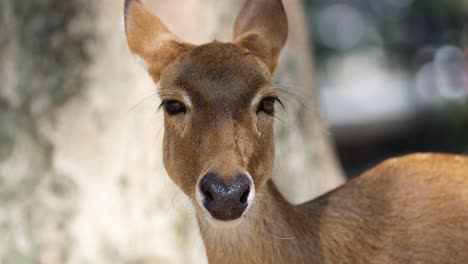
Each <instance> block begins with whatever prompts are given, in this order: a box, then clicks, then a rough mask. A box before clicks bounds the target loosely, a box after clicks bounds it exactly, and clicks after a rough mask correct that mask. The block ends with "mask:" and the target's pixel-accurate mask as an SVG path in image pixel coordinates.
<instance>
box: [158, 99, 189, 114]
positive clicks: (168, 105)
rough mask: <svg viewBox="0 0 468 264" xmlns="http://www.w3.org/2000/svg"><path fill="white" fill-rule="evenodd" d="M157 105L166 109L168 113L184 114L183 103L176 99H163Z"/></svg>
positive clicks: (185, 110)
mask: <svg viewBox="0 0 468 264" xmlns="http://www.w3.org/2000/svg"><path fill="white" fill-rule="evenodd" d="M159 107H164V111H166V113H167V114H168V115H178V114H180V113H184V114H185V113H186V112H187V109H186V108H185V105H184V104H183V103H182V102H179V101H177V100H163V101H162V103H161V105H160V106H159Z"/></svg>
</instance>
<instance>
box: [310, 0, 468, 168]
mask: <svg viewBox="0 0 468 264" xmlns="http://www.w3.org/2000/svg"><path fill="white" fill-rule="evenodd" d="M305 5H306V10H307V11H306V13H307V17H308V22H309V26H310V29H311V30H312V32H313V34H312V37H311V40H312V41H311V43H313V44H312V45H313V49H314V50H315V55H316V57H315V58H316V59H315V62H316V65H317V70H318V74H317V77H318V83H319V88H320V91H319V93H320V103H321V110H322V113H324V115H325V118H326V120H327V122H328V124H329V126H330V128H331V131H332V136H333V138H334V140H335V142H336V143H335V144H336V148H337V153H338V155H339V158H340V161H341V164H342V165H343V168H344V170H345V172H346V175H347V176H348V177H352V176H355V175H358V174H359V173H360V172H362V171H363V170H365V169H367V168H369V166H372V165H375V164H376V163H377V162H379V161H381V160H382V159H384V158H387V157H389V156H396V155H401V154H404V153H409V152H417V151H440V152H453V153H467V152H468V19H467V17H468V16H467V15H468V2H467V1H464V0H450V1H437V0H429V1H428V0H347V1H321V0H314V1H306V2H305Z"/></svg>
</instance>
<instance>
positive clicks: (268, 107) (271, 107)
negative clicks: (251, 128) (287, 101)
mask: <svg viewBox="0 0 468 264" xmlns="http://www.w3.org/2000/svg"><path fill="white" fill-rule="evenodd" d="M276 101H278V102H279V103H280V104H281V105H283V104H282V103H281V101H280V100H279V99H278V97H275V96H268V97H265V98H263V99H262V101H260V104H259V105H258V108H257V114H258V113H260V112H265V113H266V114H268V115H273V114H274V113H275V102H276Z"/></svg>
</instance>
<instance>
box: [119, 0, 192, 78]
mask: <svg viewBox="0 0 468 264" xmlns="http://www.w3.org/2000/svg"><path fill="white" fill-rule="evenodd" d="M124 20H125V35H126V37H127V43H128V46H129V47H130V50H131V51H132V52H133V53H134V54H135V55H137V56H138V57H140V58H141V59H142V60H143V61H144V62H145V63H146V65H147V66H148V71H149V73H150V74H151V76H152V77H153V79H154V81H155V82H157V81H159V79H160V77H161V73H162V71H163V70H164V68H165V67H166V66H167V65H168V64H170V63H171V62H173V61H174V60H175V59H176V58H177V56H179V55H180V54H181V53H183V52H185V51H188V50H190V49H191V48H193V45H191V44H188V43H185V42H182V41H180V40H179V39H178V38H177V37H176V36H175V35H174V34H172V33H171V32H170V31H169V30H168V29H167V27H166V26H165V25H164V24H163V23H162V22H161V20H159V18H158V17H156V16H155V15H153V14H152V13H151V12H150V11H149V10H148V9H147V8H146V7H145V6H144V5H143V4H142V3H141V2H140V1H139V0H125V7H124Z"/></svg>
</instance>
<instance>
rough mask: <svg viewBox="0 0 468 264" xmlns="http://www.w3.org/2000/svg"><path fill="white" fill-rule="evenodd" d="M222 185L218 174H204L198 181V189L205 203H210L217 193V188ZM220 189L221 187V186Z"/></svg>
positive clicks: (216, 196)
mask: <svg viewBox="0 0 468 264" xmlns="http://www.w3.org/2000/svg"><path fill="white" fill-rule="evenodd" d="M221 187H222V185H221V183H220V180H219V178H218V176H217V175H216V174H214V173H208V174H207V175H205V176H204V177H203V179H202V181H201V183H200V191H201V193H202V195H203V197H204V203H205V205H208V204H210V203H212V202H213V201H214V200H215V199H217V198H218V196H219V195H217V194H216V192H219V189H220V188H221ZM221 189H222V188H221Z"/></svg>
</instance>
